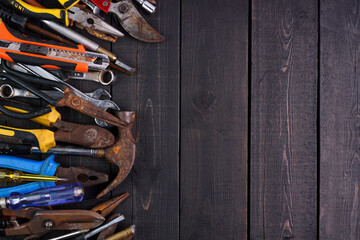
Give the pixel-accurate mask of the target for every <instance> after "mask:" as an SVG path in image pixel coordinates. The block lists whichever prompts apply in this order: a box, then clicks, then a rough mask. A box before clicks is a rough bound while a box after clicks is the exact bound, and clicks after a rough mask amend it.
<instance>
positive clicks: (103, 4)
mask: <svg viewBox="0 0 360 240" xmlns="http://www.w3.org/2000/svg"><path fill="white" fill-rule="evenodd" d="M81 1H82V2H83V3H85V4H86V5H87V6H88V7H89V8H91V9H92V11H93V12H97V11H98V9H101V10H102V11H104V12H105V13H109V12H110V13H112V14H114V15H115V16H116V18H117V20H118V21H119V23H120V24H121V26H122V27H123V28H124V29H125V30H126V31H127V32H128V33H129V34H130V35H131V36H132V37H134V38H136V39H138V40H141V41H144V42H161V41H163V40H164V39H165V38H164V37H163V36H162V35H160V34H159V33H158V32H157V31H156V30H155V29H154V28H152V27H151V26H150V25H149V24H148V23H147V22H146V20H145V19H144V18H143V17H142V16H141V15H140V13H139V12H138V11H137V10H136V7H135V6H134V4H133V3H132V2H131V0H120V1H118V2H116V3H115V2H110V1H108V0H81Z"/></svg>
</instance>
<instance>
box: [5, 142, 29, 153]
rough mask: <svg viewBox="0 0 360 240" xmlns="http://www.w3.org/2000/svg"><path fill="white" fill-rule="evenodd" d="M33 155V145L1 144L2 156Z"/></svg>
mask: <svg viewBox="0 0 360 240" xmlns="http://www.w3.org/2000/svg"><path fill="white" fill-rule="evenodd" d="M26 154H31V145H26V144H10V143H0V155H26Z"/></svg>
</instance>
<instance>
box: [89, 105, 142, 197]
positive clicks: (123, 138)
mask: <svg viewBox="0 0 360 240" xmlns="http://www.w3.org/2000/svg"><path fill="white" fill-rule="evenodd" d="M116 115H117V116H118V117H119V118H120V119H122V120H123V121H125V122H127V123H128V125H127V126H126V127H125V128H120V127H119V128H118V131H119V135H118V138H117V140H116V143H115V144H114V145H113V146H112V147H110V148H107V149H106V152H105V159H106V160H107V161H108V162H109V163H112V164H114V165H116V166H118V168H119V172H118V174H117V176H116V177H115V179H114V180H113V181H112V182H111V183H110V184H109V185H108V186H107V187H106V188H105V189H104V190H103V191H102V192H101V193H99V194H98V195H97V197H96V198H101V197H102V196H104V195H105V194H107V193H108V192H110V191H111V190H113V189H114V188H115V187H117V186H118V185H119V184H120V183H121V182H122V181H123V180H124V179H125V178H126V177H127V176H128V175H129V173H130V171H131V169H132V166H133V165H134V162H135V152H136V145H135V140H134V138H133V137H132V133H131V129H132V126H133V124H134V121H135V114H134V112H117V113H116Z"/></svg>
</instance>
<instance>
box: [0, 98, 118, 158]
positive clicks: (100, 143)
mask: <svg viewBox="0 0 360 240" xmlns="http://www.w3.org/2000/svg"><path fill="white" fill-rule="evenodd" d="M0 104H2V106H4V107H5V108H7V109H9V110H11V111H13V112H20V113H23V112H31V111H32V109H33V108H32V107H31V106H29V105H26V104H22V103H20V102H17V101H13V100H12V101H10V100H0ZM32 121H34V122H37V123H39V124H42V125H44V126H47V127H56V128H57V129H58V130H57V131H55V132H53V131H50V130H47V129H18V128H12V127H6V126H0V140H2V141H3V142H10V143H21V144H32V145H34V146H38V147H39V148H40V149H41V151H43V152H46V151H47V150H48V149H50V148H52V147H55V146H56V142H57V141H60V142H68V143H73V144H78V145H81V146H85V147H91V148H105V147H109V146H112V145H113V144H114V142H115V138H114V135H113V134H112V133H111V132H109V131H108V130H106V129H104V128H101V127H98V126H94V125H82V124H76V123H70V122H66V121H62V120H61V115H60V113H59V112H58V111H56V109H55V108H54V107H51V112H50V113H47V114H44V115H42V116H40V117H36V118H34V119H32Z"/></svg>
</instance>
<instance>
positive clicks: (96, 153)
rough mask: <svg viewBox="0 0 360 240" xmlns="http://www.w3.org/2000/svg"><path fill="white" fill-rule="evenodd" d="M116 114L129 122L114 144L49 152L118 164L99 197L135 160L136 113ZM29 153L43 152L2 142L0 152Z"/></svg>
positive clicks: (126, 174)
mask: <svg viewBox="0 0 360 240" xmlns="http://www.w3.org/2000/svg"><path fill="white" fill-rule="evenodd" d="M116 115H117V116H118V117H119V118H121V119H122V120H124V121H125V122H127V123H129V124H128V126H127V127H125V128H118V132H119V133H118V136H117V139H116V141H115V144H114V145H113V146H111V147H109V148H106V149H88V148H74V147H54V148H51V149H49V151H48V152H47V154H67V155H82V156H90V157H94V158H105V159H106V160H107V161H108V162H109V163H112V164H114V165H116V166H117V167H118V168H119V172H118V174H117V176H116V177H115V178H114V179H113V181H112V182H111V183H110V184H109V185H108V186H107V187H106V188H105V189H104V190H103V191H102V192H101V193H100V194H98V195H97V198H100V197H102V196H104V195H105V194H107V193H108V192H110V191H111V190H112V189H114V188H115V187H116V186H118V185H119V184H120V183H121V182H122V181H123V180H124V179H125V178H126V177H127V176H128V175H129V173H130V170H131V168H132V166H133V165H134V161H135V152H136V141H135V140H134V138H133V137H132V134H131V129H132V126H133V123H134V120H135V114H134V113H133V112H126V111H124V112H121V111H119V112H117V113H116ZM29 153H42V152H41V151H40V149H39V148H38V147H34V146H31V145H19V144H0V154H11V155H16V154H29Z"/></svg>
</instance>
